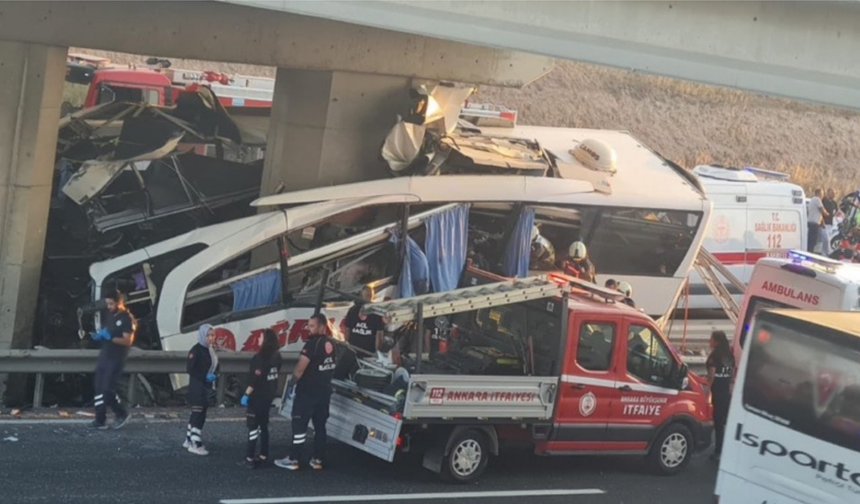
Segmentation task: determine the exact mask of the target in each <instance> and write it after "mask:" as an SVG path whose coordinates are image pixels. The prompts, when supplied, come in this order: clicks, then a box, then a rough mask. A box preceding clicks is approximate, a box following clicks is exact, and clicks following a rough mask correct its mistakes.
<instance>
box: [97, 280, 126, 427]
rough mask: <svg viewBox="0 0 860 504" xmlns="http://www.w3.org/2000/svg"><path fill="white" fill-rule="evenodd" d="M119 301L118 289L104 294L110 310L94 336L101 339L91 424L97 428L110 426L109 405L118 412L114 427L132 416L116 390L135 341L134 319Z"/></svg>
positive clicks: (124, 422) (98, 339)
mask: <svg viewBox="0 0 860 504" xmlns="http://www.w3.org/2000/svg"><path fill="white" fill-rule="evenodd" d="M120 300H121V297H120V295H119V294H118V293H116V292H112V293H109V294H107V295H106V296H105V297H104V301H105V305H106V307H107V312H108V313H107V316H106V317H105V318H104V323H103V324H102V328H101V329H100V330H99V331H98V332H97V333H95V334H94V335H92V338H93V340H94V341H100V340H101V341H102V347H101V350H100V351H99V359H98V363H97V364H96V373H95V397H94V403H95V408H96V419H95V420H94V421H93V423H92V424H91V425H90V427H91V428H93V429H97V430H104V429H107V424H106V423H105V421H106V417H107V407H108V406H110V408H111V409H112V410H113V413H114V415H115V419H114V423H113V428H114V429H119V428H120V427H122V426H124V425H125V424H126V423H128V420H129V418H130V415H129V414H128V412H127V411H126V409H125V408H124V407H123V406H122V404H121V403H120V399H119V396H118V395H117V393H116V380H117V378H119V375H121V374H122V369H123V367H124V366H125V358H126V357H127V356H128V349H129V347H130V346H131V345H132V344H133V343H134V322H133V321H132V319H131V315H129V313H128V312H127V311H126V310H125V309H124V308H122V307H120Z"/></svg>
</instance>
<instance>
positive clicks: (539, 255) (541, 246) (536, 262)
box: [529, 225, 555, 271]
mask: <svg viewBox="0 0 860 504" xmlns="http://www.w3.org/2000/svg"><path fill="white" fill-rule="evenodd" d="M529 269H530V270H539V271H551V270H553V269H555V247H553V246H552V242H550V241H549V240H547V239H546V238H544V237H543V236H541V234H540V228H538V227H537V226H534V225H533V226H532V232H531V253H530V255H529Z"/></svg>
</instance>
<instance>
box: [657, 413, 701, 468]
mask: <svg viewBox="0 0 860 504" xmlns="http://www.w3.org/2000/svg"><path fill="white" fill-rule="evenodd" d="M692 456H693V434H692V433H691V432H690V429H688V428H687V426H686V425H684V424H680V423H674V424H671V425H669V426H668V427H667V428H665V429H663V431H662V432H661V433H660V435H658V436H657V438H656V439H655V440H654V443H653V444H652V445H651V451H650V452H648V465H649V466H650V467H651V469H652V470H653V471H654V472H656V473H657V474H660V475H663V476H669V475H672V474H677V473H678V472H680V471H681V470H682V469H683V468H684V467H685V466H686V465H687V464H688V463H689V462H690V458H692Z"/></svg>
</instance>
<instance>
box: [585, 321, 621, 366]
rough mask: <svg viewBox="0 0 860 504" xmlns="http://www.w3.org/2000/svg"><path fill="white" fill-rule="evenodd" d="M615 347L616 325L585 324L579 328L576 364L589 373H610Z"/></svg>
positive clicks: (603, 323) (602, 323)
mask: <svg viewBox="0 0 860 504" xmlns="http://www.w3.org/2000/svg"><path fill="white" fill-rule="evenodd" d="M614 346H615V324H607V323H605V322H595V323H584V324H582V325H581V326H580V328H579V341H578V342H577V344H576V363H577V364H579V366H580V367H582V368H583V369H587V370H588V371H608V370H609V368H610V367H611V366H612V348H613V347H614Z"/></svg>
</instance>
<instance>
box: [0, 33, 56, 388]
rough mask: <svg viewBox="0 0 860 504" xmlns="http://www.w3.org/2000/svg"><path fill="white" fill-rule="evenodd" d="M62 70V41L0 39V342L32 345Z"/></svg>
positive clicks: (0, 346) (5, 346)
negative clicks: (54, 44)
mask: <svg viewBox="0 0 860 504" xmlns="http://www.w3.org/2000/svg"><path fill="white" fill-rule="evenodd" d="M65 74H66V49H65V48H60V47H49V46H40V45H32V44H21V43H10V42H0V349H8V348H16V347H18V348H21V347H23V348H29V346H30V337H31V330H32V325H33V319H34V317H35V314H36V298H37V295H38V293H39V275H40V273H41V269H42V252H43V250H44V247H45V229H46V227H47V223H48V205H49V201H50V198H51V182H52V176H53V167H54V153H55V152H56V146H57V122H58V121H59V119H60V104H61V102H62V98H63V83H64V80H65ZM3 388H4V386H3V383H2V379H0V394H2V391H3Z"/></svg>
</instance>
